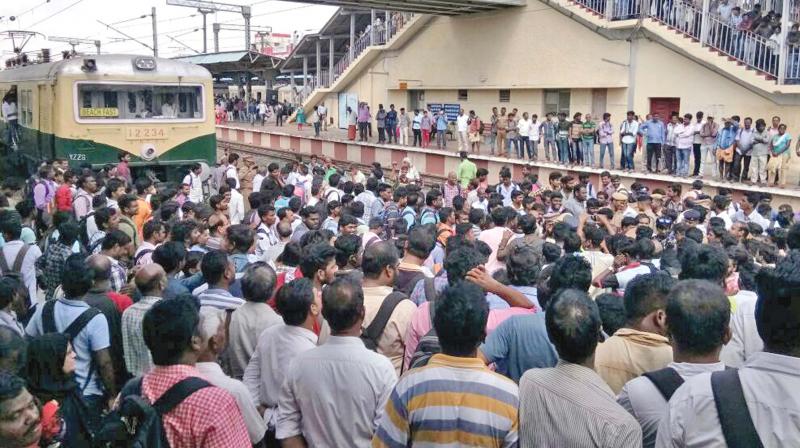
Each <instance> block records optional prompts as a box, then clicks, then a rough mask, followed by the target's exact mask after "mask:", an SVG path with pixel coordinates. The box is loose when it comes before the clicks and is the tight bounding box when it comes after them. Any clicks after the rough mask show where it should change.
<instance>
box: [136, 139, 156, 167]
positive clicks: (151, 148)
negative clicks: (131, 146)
mask: <svg viewBox="0 0 800 448" xmlns="http://www.w3.org/2000/svg"><path fill="white" fill-rule="evenodd" d="M157 155H158V152H157V151H156V146H155V145H154V144H152V143H145V144H144V145H142V149H141V150H140V151H139V157H141V158H142V160H147V161H148V162H149V161H151V160H153V159H155V158H156V156H157Z"/></svg>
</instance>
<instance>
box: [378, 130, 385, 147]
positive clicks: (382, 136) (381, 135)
mask: <svg viewBox="0 0 800 448" xmlns="http://www.w3.org/2000/svg"><path fill="white" fill-rule="evenodd" d="M385 141H386V128H383V127H381V126H378V143H384V142H385Z"/></svg>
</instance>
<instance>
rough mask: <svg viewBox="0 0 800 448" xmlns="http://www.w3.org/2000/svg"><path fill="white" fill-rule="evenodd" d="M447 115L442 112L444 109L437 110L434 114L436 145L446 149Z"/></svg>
mask: <svg viewBox="0 0 800 448" xmlns="http://www.w3.org/2000/svg"><path fill="white" fill-rule="evenodd" d="M446 133H447V115H445V114H444V109H442V110H440V111H439V115H437V116H436V147H437V148H439V149H447V139H446V138H445V134H446Z"/></svg>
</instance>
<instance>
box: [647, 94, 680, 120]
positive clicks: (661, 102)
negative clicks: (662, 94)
mask: <svg viewBox="0 0 800 448" xmlns="http://www.w3.org/2000/svg"><path fill="white" fill-rule="evenodd" d="M673 112H677V113H678V114H680V112H681V99H680V98H650V113H651V114H654V113H658V114H659V115H661V119H662V120H664V121H668V120H669V117H670V116H671V115H672V113H673Z"/></svg>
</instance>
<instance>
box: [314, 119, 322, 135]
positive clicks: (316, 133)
mask: <svg viewBox="0 0 800 448" xmlns="http://www.w3.org/2000/svg"><path fill="white" fill-rule="evenodd" d="M320 128H322V123H320V122H319V121H317V122H316V123H314V135H315V136H317V137H319V131H320Z"/></svg>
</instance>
